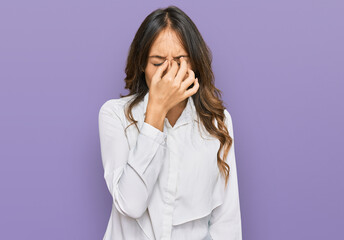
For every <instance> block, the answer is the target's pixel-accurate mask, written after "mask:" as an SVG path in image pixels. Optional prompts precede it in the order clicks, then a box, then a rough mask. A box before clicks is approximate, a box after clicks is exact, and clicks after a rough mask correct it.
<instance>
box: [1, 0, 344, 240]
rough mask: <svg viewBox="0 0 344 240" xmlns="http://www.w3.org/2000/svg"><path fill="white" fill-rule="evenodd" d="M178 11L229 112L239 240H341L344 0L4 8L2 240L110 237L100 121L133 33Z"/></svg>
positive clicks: (87, 1) (117, 87)
mask: <svg viewBox="0 0 344 240" xmlns="http://www.w3.org/2000/svg"><path fill="white" fill-rule="evenodd" d="M170 4H175V5H176V6H178V7H180V8H181V9H182V10H184V11H185V12H186V13H187V14H188V15H189V16H190V17H191V19H192V20H193V21H194V22H195V23H196V25H197V26H198V28H199V30H200V32H201V34H202V35H203V37H204V39H205V41H206V42H207V44H208V45H209V47H210V48H211V50H212V52H213V56H214V59H213V68H214V72H215V77H216V86H217V88H219V89H220V90H221V91H222V92H223V100H224V102H225V103H226V104H225V105H226V107H227V109H228V110H229V112H230V113H231V115H232V118H233V124H234V134H235V138H236V158H237V167H238V177H239V191H240V200H241V211H242V224H243V238H244V239H245V240H276V239H278V240H290V239H293V240H296V239H297V240H298V239H300V240H301V239H302V240H304V239H312V240H315V239H317V240H318V239H319V240H320V239H321V240H323V239H343V238H342V237H343V218H344V209H343V208H344V206H343V202H344V187H343V177H342V174H343V167H344V163H343V160H344V157H343V156H344V150H343V149H344V147H343V142H344V141H343V135H344V127H343V122H344V114H343V101H344V97H343V88H344V84H343V80H344V67H343V66H344V57H343V56H344V47H343V43H344V14H343V12H344V4H343V3H342V1H339V0H338V1H333V0H332V1H329V0H327V1H325V0H323V1H320V0H316V1H311V0H298V1H295V0H288V1H276V0H274V1H272V0H270V1H269V0H264V1H252V0H250V1H233V0H232V1H223V2H221V1H197V2H196V1H194V2H191V1H188V2H186V1H183V2H179V1H161V0H159V1H121V2H119V1H91V0H83V1H81V0H69V1H62V0H60V1H43V0H32V1H2V2H1V5H0V31H1V38H0V41H1V44H0V68H1V71H0V79H1V87H0V91H1V92H0V107H1V111H0V114H1V116H0V119H1V125H0V127H1V129H0V133H1V134H0V136H1V137H0V144H1V151H0V158H1V165H0V194H1V198H0V199H1V200H0V229H1V230H0V239H49V240H54V239H58V240H61V239H90V240H91V239H102V237H103V234H104V233H105V229H106V225H107V222H108V219H109V216H110V210H111V200H112V199H111V196H110V194H109V192H108V190H107V188H106V185H105V181H104V179H103V168H102V165H101V158H100V146H99V135H98V111H99V108H100V106H101V105H102V104H103V103H104V102H105V101H106V100H108V99H111V98H119V94H120V93H123V94H125V93H127V91H126V90H124V80H123V78H124V67H125V61H126V57H127V53H128V48H129V44H130V43H131V41H132V39H133V37H134V34H135V32H136V30H137V29H138V27H139V25H140V24H141V22H142V21H143V19H144V18H145V17H146V16H147V15H148V14H149V13H150V12H151V11H153V10H155V9H156V8H158V7H167V6H168V5H170Z"/></svg>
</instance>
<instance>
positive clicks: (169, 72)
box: [164, 61, 178, 80]
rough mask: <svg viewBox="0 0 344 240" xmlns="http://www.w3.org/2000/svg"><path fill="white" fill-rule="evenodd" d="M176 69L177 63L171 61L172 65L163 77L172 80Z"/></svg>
mask: <svg viewBox="0 0 344 240" xmlns="http://www.w3.org/2000/svg"><path fill="white" fill-rule="evenodd" d="M177 71H178V64H177V63H176V62H175V61H173V62H172V67H171V68H170V69H169V71H168V72H167V73H166V74H165V76H164V78H166V79H171V80H173V79H174V78H175V77H176V73H177Z"/></svg>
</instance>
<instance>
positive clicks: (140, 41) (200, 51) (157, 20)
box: [120, 5, 232, 186]
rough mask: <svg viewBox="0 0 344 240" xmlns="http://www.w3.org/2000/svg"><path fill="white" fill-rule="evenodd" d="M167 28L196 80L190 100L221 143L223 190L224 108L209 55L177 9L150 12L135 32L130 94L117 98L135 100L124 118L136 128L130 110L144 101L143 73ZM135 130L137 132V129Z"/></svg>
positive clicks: (130, 59) (128, 76)
mask: <svg viewBox="0 0 344 240" xmlns="http://www.w3.org/2000/svg"><path fill="white" fill-rule="evenodd" d="M168 28H169V29H172V30H174V31H175V32H176V33H177V36H178V37H179V39H180V40H181V43H182V46H183V47H184V49H185V50H186V51H187V53H188V55H189V59H190V64H191V66H192V70H193V71H194V72H195V77H197V78H198V81H199V85H200V86H199V89H198V91H197V92H196V93H195V94H194V95H192V98H193V100H194V104H195V108H196V110H197V113H198V115H199V119H200V120H201V122H202V123H203V126H204V127H205V129H206V130H207V131H208V132H209V134H210V135H212V136H214V137H216V138H218V140H219V141H220V148H219V150H218V152H217V165H218V167H219V171H220V173H221V175H222V176H223V177H225V186H226V185H227V181H228V177H229V171H230V167H229V165H228V164H227V163H226V162H225V160H224V159H226V158H227V155H228V152H229V149H230V147H231V146H232V138H231V137H230V135H229V133H228V129H227V127H226V125H225V123H224V118H225V114H224V109H225V107H224V106H223V101H222V100H221V91H220V90H219V89H217V88H216V87H215V85H214V74H213V71H212V68H211V62H212V53H211V51H210V49H209V47H208V46H207V44H206V43H205V41H204V40H203V38H202V36H201V34H200V32H199V31H198V29H197V27H196V25H195V24H194V23H193V22H192V20H191V19H190V18H189V17H188V16H187V15H186V14H185V13H184V12H183V11H182V10H181V9H179V8H178V7H176V6H173V5H170V6H169V7H167V8H159V9H157V10H155V11H153V12H152V13H150V14H149V15H148V16H147V17H146V18H145V19H144V21H143V22H142V24H141V26H140V27H139V29H138V31H137V32H136V35H135V37H134V39H133V41H132V43H131V45H130V49H129V53H128V57H127V62H126V67H125V73H126V77H125V79H124V80H125V89H128V90H129V94H127V95H122V94H120V97H121V98H122V97H127V96H131V95H136V96H135V97H134V98H133V100H132V101H131V102H130V104H129V106H128V108H127V109H126V111H125V115H126V117H127V119H129V121H130V122H131V124H130V125H132V124H134V123H135V125H136V123H137V121H136V120H135V119H134V118H133V115H132V112H131V110H132V108H133V107H134V106H135V105H137V104H138V103H139V102H140V101H142V100H143V98H144V96H145V94H146V93H147V92H148V90H149V89H148V86H147V83H146V80H145V73H144V69H145V68H146V64H147V60H148V54H149V50H150V48H151V46H152V44H153V42H154V40H155V39H156V37H157V36H158V34H159V33H160V32H161V31H162V30H165V29H168ZM214 119H216V121H217V125H218V128H217V127H216V126H215V124H214ZM130 125H129V126H130ZM129 126H128V127H129ZM136 128H137V129H138V127H137V125H136ZM222 149H224V154H223V159H221V156H220V152H221V150H222Z"/></svg>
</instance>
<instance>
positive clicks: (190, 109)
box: [143, 90, 199, 128]
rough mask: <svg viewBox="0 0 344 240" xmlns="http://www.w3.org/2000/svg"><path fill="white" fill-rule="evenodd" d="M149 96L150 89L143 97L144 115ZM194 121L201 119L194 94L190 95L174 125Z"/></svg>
mask: <svg viewBox="0 0 344 240" xmlns="http://www.w3.org/2000/svg"><path fill="white" fill-rule="evenodd" d="M148 97H149V90H148V91H147V93H146V95H145V96H144V98H143V114H144V115H146V110H147V105H148ZM192 121H196V122H199V119H198V117H197V111H196V108H195V104H194V100H193V98H192V96H189V97H188V101H187V104H186V107H185V108H184V110H183V112H182V114H181V115H180V116H179V118H178V120H177V122H176V124H175V125H174V126H173V127H174V128H175V127H177V126H179V125H183V124H187V123H191V122H192Z"/></svg>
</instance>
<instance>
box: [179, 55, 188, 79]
mask: <svg viewBox="0 0 344 240" xmlns="http://www.w3.org/2000/svg"><path fill="white" fill-rule="evenodd" d="M187 66H188V64H187V62H186V61H185V59H184V58H183V57H181V58H180V68H179V71H178V73H177V76H176V81H178V82H182V81H183V80H184V76H185V73H187V71H188V69H187Z"/></svg>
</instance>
